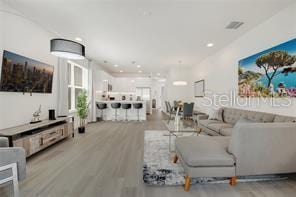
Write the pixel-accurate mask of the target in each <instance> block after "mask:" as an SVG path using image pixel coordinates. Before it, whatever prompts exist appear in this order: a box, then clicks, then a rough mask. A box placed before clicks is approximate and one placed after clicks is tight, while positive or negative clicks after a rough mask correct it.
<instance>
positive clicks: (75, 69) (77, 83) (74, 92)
mask: <svg viewBox="0 0 296 197" xmlns="http://www.w3.org/2000/svg"><path fill="white" fill-rule="evenodd" d="M67 66H68V109H69V111H75V110H76V105H77V97H78V95H79V93H80V92H81V91H82V90H87V88H88V70H87V69H86V68H84V67H82V66H80V65H78V64H76V63H74V62H72V61H68V64H67Z"/></svg>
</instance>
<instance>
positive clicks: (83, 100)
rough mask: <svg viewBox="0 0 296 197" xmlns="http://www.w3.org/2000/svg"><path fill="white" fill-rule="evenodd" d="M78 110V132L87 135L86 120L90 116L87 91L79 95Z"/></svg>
mask: <svg viewBox="0 0 296 197" xmlns="http://www.w3.org/2000/svg"><path fill="white" fill-rule="evenodd" d="M76 108H77V115H78V116H79V118H80V124H79V127H78V132H79V133H85V120H86V118H87V115H88V104H87V95H86V91H85V90H83V91H82V92H80V94H79V95H78V98H77V106H76Z"/></svg>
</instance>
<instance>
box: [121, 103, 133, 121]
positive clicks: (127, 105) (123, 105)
mask: <svg viewBox="0 0 296 197" xmlns="http://www.w3.org/2000/svg"><path fill="white" fill-rule="evenodd" d="M121 107H122V109H125V121H127V110H129V109H130V108H132V104H130V103H122V105H121Z"/></svg>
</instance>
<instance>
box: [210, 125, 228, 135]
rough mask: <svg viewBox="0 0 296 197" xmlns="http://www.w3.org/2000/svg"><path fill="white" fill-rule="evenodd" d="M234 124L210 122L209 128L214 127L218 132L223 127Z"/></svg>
mask: <svg viewBox="0 0 296 197" xmlns="http://www.w3.org/2000/svg"><path fill="white" fill-rule="evenodd" d="M232 127H233V125H232V124H227V123H210V124H208V128H209V129H212V130H214V131H216V132H218V133H220V131H221V129H223V128H232Z"/></svg>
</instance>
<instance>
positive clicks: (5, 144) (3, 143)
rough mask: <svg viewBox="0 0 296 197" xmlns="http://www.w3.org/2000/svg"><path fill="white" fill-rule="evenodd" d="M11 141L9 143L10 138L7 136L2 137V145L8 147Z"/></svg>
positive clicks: (0, 145)
mask: <svg viewBox="0 0 296 197" xmlns="http://www.w3.org/2000/svg"><path fill="white" fill-rule="evenodd" d="M8 146H9V143H8V138H7V137H0V147H1V148H3V147H8Z"/></svg>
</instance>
